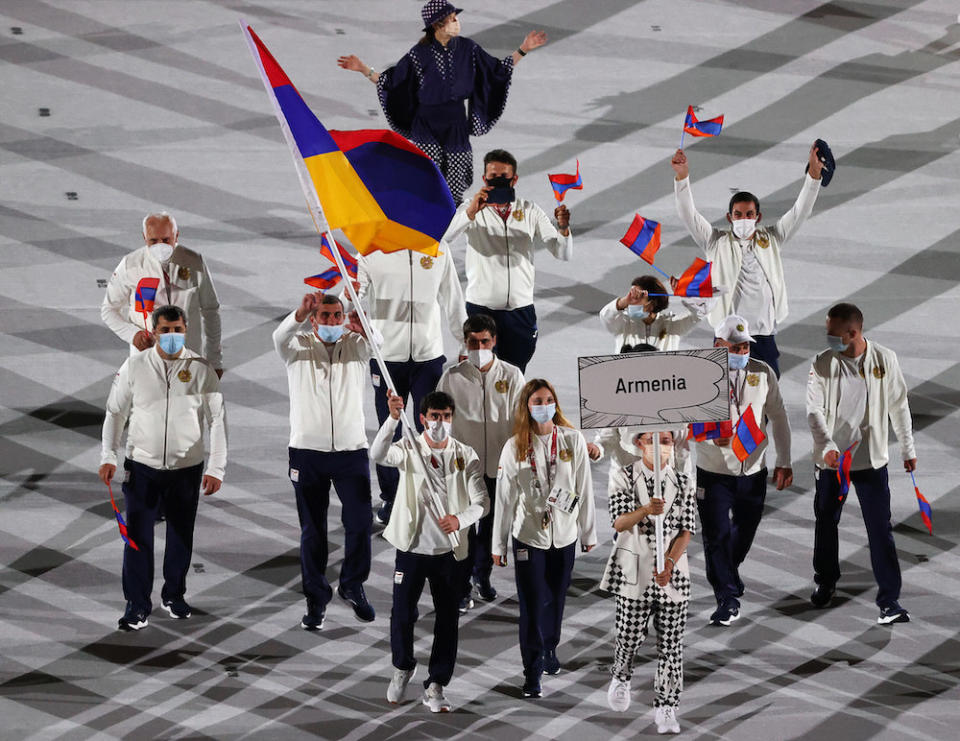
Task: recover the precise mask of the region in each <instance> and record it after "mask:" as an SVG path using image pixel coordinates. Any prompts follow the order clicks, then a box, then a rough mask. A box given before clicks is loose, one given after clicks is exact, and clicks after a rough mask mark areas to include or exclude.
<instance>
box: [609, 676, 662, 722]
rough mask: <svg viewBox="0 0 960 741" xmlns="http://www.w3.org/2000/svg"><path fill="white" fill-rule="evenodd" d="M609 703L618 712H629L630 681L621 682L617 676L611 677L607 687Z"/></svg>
mask: <svg viewBox="0 0 960 741" xmlns="http://www.w3.org/2000/svg"><path fill="white" fill-rule="evenodd" d="M607 705H609V706H610V709H611V710H616V711H617V712H618V713H625V712H627V710H628V709H629V708H630V683H629V682H621V681H620V680H619V679H617V678H616V677H613V678H611V679H610V686H609V687H608V688H607ZM658 709H659V708H658Z"/></svg>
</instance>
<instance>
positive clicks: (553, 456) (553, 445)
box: [527, 425, 557, 530]
mask: <svg viewBox="0 0 960 741" xmlns="http://www.w3.org/2000/svg"><path fill="white" fill-rule="evenodd" d="M527 451H528V455H527V457H528V459H529V460H530V470H531V472H532V473H533V484H532V485H533V488H534V490H535V491H536V492H537V495H538V498H539V497H542V496H543V487H542V485H541V484H540V477H539V476H538V475H537V460H536V458H535V457H534V455H533V440H532V439H531V440H530V441H529V445H528V448H527ZM556 473H557V426H556V425H554V426H553V435H552V436H551V438H550V461H549V464H548V465H547V485H548V486H551V487H552V486H553V480H554V477H555V476H556ZM551 519H552V517H551V515H550V506H549V505H547V506H546V508H545V509H544V510H543V517H542V518H541V520H540V527H542V528H543V529H544V530H546V529H547V528H548V527H549V526H550V520H551Z"/></svg>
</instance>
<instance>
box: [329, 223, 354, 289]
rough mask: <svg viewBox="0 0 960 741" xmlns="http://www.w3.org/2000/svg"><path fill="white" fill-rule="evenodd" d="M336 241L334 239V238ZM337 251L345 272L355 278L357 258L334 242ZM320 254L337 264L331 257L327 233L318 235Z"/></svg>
mask: <svg viewBox="0 0 960 741" xmlns="http://www.w3.org/2000/svg"><path fill="white" fill-rule="evenodd" d="M334 241H335V242H336V240H334ZM336 245H337V251H339V252H340V257H342V258H343V265H344V267H345V268H346V269H347V272H348V273H349V274H350V277H351V278H354V279H356V277H357V258H355V257H354V256H353V255H351V254H350V253H349V252H347V250H346V249H345V248H344V247H343V245H341V244H340V243H339V242H336ZM320 254H321V255H323V256H324V257H325V258H327V259H328V260H329V261H330V262H332V263H333V264H334V265H336V264H337V261H336V260H335V259H334V257H333V252H332V251H331V250H330V243H329V242H327V235H326V234H323V235H321V236H320Z"/></svg>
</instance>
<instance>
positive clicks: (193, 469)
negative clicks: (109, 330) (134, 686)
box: [98, 306, 227, 630]
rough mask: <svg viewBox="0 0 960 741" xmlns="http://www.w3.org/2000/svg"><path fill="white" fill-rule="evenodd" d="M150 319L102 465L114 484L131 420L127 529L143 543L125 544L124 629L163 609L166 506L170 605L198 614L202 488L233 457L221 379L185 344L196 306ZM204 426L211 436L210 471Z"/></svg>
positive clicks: (107, 430) (124, 382)
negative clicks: (156, 569) (159, 527)
mask: <svg viewBox="0 0 960 741" xmlns="http://www.w3.org/2000/svg"><path fill="white" fill-rule="evenodd" d="M150 326H152V327H153V331H152V333H151V334H152V344H153V348H152V349H149V350H146V351H144V352H140V353H137V354H136V355H132V356H131V357H129V358H127V360H126V361H124V363H123V365H121V366H120V370H119V371H117V375H116V377H115V378H114V380H113V386H112V387H111V389H110V397H109V398H108V399H107V414H106V417H105V419H104V421H103V437H102V452H101V458H100V470H99V472H98V475H99V476H100V480H101V481H103V483H104V484H106V485H107V486H110V484H111V482H112V480H113V477H114V474H115V473H116V471H117V460H118V451H119V449H120V439H121V436H122V434H123V428H124V426H125V425H126V423H127V420H128V419H129V421H130V427H129V431H128V433H127V448H128V453H127V458H126V461H125V462H124V465H123V467H124V478H123V497H124V502H125V505H126V517H125V521H126V524H127V533H128V535H129V538H130V539H131V540H132V541H133V542H134V543H135V544H136V545H137V549H134V548H132V547H131V546H129V545H127V546H125V547H124V549H123V596H124V597H125V598H126V600H127V608H126V611H125V612H124V615H123V617H121V618H120V622H119V628H120V629H121V630H140V629H141V628H145V627H146V626H147V617H148V616H149V615H150V612H151V610H152V608H153V606H152V603H151V600H150V593H151V592H152V591H153V524H154V521H155V519H156V515H157V509H158V508H159V507H160V506H161V505H162V506H164V508H165V509H166V513H167V530H166V549H165V551H164V554H163V589H162V591H161V599H162V603H163V608H164V609H165V610H166V611H167V612H168V613H169V614H170V616H171V617H173V618H179V619H185V618H189V617H190V613H191V608H190V605H188V604H187V602H186V601H185V599H184V595H185V594H186V589H187V570H188V569H189V568H190V558H191V555H192V553H193V527H194V523H195V522H196V518H197V504H198V502H199V498H200V491H201V490H202V491H203V493H204V494H205V495H210V494H213V493H214V492H216V491H218V490H219V489H220V484H221V482H222V481H223V472H224V469H225V468H226V464H227V433H226V420H225V416H224V409H223V397H222V396H221V394H220V381H219V379H218V378H217V375H216V373H214V369H213V368H212V367H211V366H210V364H209V363H208V362H207V361H206V360H204V359H203V358H201V357H199V356H198V355H197V354H196V353H194V352H191V351H190V350H189V349H187V348H185V347H184V341H185V337H186V332H187V317H186V314H185V313H184V311H183V309H181V308H180V307H178V306H160V307H157V308H155V309H154V311H153V313H152V316H151V322H150ZM204 430H206V431H207V436H208V440H209V456H208V460H207V467H206V470H204V467H203V455H204V448H203V431H204Z"/></svg>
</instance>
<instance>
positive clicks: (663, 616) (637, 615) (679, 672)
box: [611, 585, 688, 707]
mask: <svg viewBox="0 0 960 741" xmlns="http://www.w3.org/2000/svg"><path fill="white" fill-rule="evenodd" d="M687 604H688V603H687V602H686V601H683V602H671V601H670V600H668V599H667V598H666V597H665V596H664V594H663V592H662V591H661V590H659V589H657V587H656V586H654V585H651V586H649V587H647V590H646V591H645V592H644V594H643V597H642V598H641V599H638V600H637V599H630V598H629V597H621V596H620V595H619V594H618V595H617V613H616V628H617V643H616V648H615V649H614V654H613V667H612V669H611V672H612V674H613V676H614V677H616V678H617V679H619V680H620V681H621V682H629V681H630V677H631V676H633V656H634V654H635V653H636V651H637V649H638V648H640V644H642V643H643V641H644V639H645V638H646V637H647V624H648V622H649V621H650V617H651V615H652V616H653V627H654V628H655V629H656V631H657V656H658V660H657V674H656V676H655V677H654V680H653V691H654V694H655V699H654V705H655V706H656V707H660V706H661V705H668V706H671V707H675V706H676V705H677V704H678V703H679V702H680V692H681V691H682V690H683V632H684V628H685V627H686V624H687Z"/></svg>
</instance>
